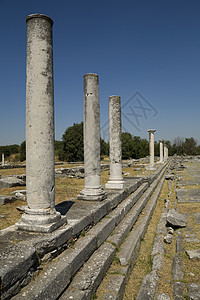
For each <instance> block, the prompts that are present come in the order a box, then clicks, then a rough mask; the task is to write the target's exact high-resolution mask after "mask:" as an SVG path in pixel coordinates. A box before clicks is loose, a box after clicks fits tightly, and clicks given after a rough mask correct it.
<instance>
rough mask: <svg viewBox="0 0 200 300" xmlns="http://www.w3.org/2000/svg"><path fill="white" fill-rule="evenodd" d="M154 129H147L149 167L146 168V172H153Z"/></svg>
mask: <svg viewBox="0 0 200 300" xmlns="http://www.w3.org/2000/svg"><path fill="white" fill-rule="evenodd" d="M155 131H156V130H155V129H149V130H148V132H149V159H150V161H149V166H148V167H147V169H148V170H155V166H154V132H155Z"/></svg>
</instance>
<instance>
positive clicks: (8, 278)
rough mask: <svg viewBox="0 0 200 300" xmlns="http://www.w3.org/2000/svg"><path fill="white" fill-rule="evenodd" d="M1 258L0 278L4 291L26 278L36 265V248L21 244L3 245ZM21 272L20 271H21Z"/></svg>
mask: <svg viewBox="0 0 200 300" xmlns="http://www.w3.org/2000/svg"><path fill="white" fill-rule="evenodd" d="M2 247H3V249H4V250H3V252H2V251H1V257H0V278H1V285H2V289H3V291H4V290H5V289H8V288H10V287H11V286H12V285H13V284H14V283H15V282H17V281H18V280H20V279H22V278H25V277H26V275H27V273H28V271H29V269H30V268H31V267H32V266H33V265H34V264H35V263H36V261H37V257H36V252H35V248H34V247H32V245H31V244H29V243H26V244H23V243H19V244H16V245H11V244H9V243H4V244H3V245H2ZM19 270H20V271H19Z"/></svg>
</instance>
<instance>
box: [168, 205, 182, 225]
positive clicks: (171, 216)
mask: <svg viewBox="0 0 200 300" xmlns="http://www.w3.org/2000/svg"><path fill="white" fill-rule="evenodd" d="M167 222H168V224H170V225H171V226H172V227H186V225H187V216H185V215H183V214H180V213H178V212H177V211H176V210H175V209H174V208H172V209H170V210H169V212H168V214H167Z"/></svg>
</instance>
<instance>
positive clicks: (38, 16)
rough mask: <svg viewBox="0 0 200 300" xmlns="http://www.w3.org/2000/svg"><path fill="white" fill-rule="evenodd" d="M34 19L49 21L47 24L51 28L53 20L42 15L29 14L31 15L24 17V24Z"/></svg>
mask: <svg viewBox="0 0 200 300" xmlns="http://www.w3.org/2000/svg"><path fill="white" fill-rule="evenodd" d="M36 18H41V19H46V20H47V21H49V23H50V24H51V26H53V20H52V19H51V18H50V17H48V16H46V15H43V14H31V15H28V16H27V17H26V23H27V22H28V21H29V20H31V19H36Z"/></svg>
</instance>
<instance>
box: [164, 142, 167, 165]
mask: <svg viewBox="0 0 200 300" xmlns="http://www.w3.org/2000/svg"><path fill="white" fill-rule="evenodd" d="M166 160H167V147H166V145H164V161H166Z"/></svg>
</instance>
